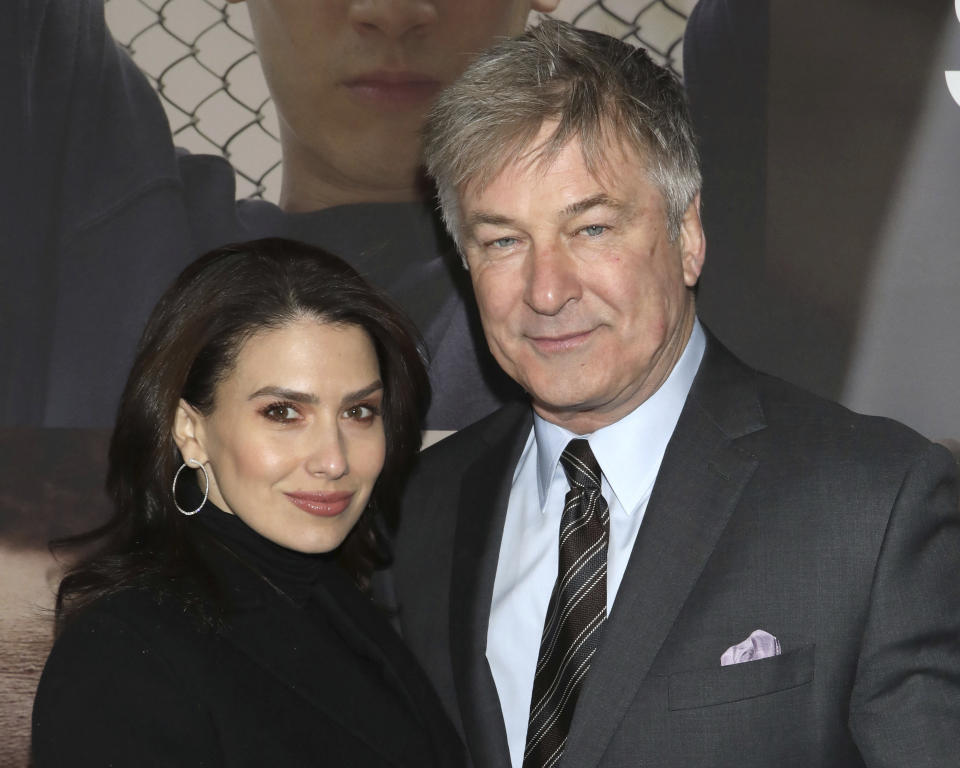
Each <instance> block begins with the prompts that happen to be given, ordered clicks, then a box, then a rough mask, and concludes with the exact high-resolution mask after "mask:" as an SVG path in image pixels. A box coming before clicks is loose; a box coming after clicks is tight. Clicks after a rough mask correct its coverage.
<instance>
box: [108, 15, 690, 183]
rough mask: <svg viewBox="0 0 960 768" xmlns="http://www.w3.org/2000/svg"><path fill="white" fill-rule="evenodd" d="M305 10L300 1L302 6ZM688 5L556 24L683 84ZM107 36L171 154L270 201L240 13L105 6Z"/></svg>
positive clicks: (263, 92)
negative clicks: (226, 173)
mask: <svg viewBox="0 0 960 768" xmlns="http://www.w3.org/2000/svg"><path fill="white" fill-rule="evenodd" d="M304 1H306V0H304ZM695 3H696V0H672V1H671V2H667V0H592V1H591V0H562V2H561V3H560V5H559V7H558V8H557V11H556V12H555V13H554V14H552V15H553V16H555V17H556V18H560V19H564V20H565V21H570V22H572V23H573V24H575V25H576V26H578V27H583V28H586V29H594V30H598V31H600V32H605V33H606V34H608V35H613V36H615V37H619V38H620V39H622V40H627V41H629V42H631V43H633V44H634V45H642V46H644V47H646V48H647V49H648V50H649V51H650V53H651V54H652V55H653V56H654V58H655V59H657V60H658V61H660V62H661V63H663V64H665V65H667V66H669V67H671V68H672V69H673V70H674V71H676V72H677V73H678V74H682V44H683V30H684V28H685V26H686V22H687V16H688V15H689V13H690V10H691V9H692V8H693V6H694V4H695ZM106 12H107V22H108V23H109V25H110V29H111V31H112V32H113V35H114V36H115V37H116V38H117V40H119V41H120V42H121V43H122V44H123V45H125V46H126V47H127V49H128V50H129V51H130V52H131V54H132V55H133V58H134V60H135V61H136V62H137V64H138V65H139V66H140V68H141V69H142V70H143V71H144V72H146V74H147V75H148V76H149V77H150V79H151V81H152V82H153V84H154V86H155V87H156V89H157V91H158V92H159V93H160V95H161V97H162V101H163V105H164V108H165V109H166V112H167V117H168V119H169V120H170V127H171V130H172V131H173V134H174V137H175V141H176V143H177V145H178V146H181V147H184V148H186V149H188V150H190V151H191V152H196V153H206V154H210V153H218V154H222V155H224V156H225V157H226V158H227V159H228V160H230V162H231V163H232V164H233V167H234V168H235V169H236V171H237V196H238V197H249V196H251V195H254V196H262V197H264V198H266V199H268V200H273V201H276V200H277V198H278V196H279V191H280V145H279V142H278V139H277V136H278V129H277V116H276V112H275V111H274V108H273V103H272V101H271V100H270V94H269V93H268V91H267V86H266V83H265V82H264V79H263V74H262V72H261V71H260V64H259V61H258V60H257V54H256V51H255V50H254V47H253V32H252V30H251V28H250V19H249V16H248V14H247V8H246V5H245V4H244V3H227V2H225V0H106Z"/></svg>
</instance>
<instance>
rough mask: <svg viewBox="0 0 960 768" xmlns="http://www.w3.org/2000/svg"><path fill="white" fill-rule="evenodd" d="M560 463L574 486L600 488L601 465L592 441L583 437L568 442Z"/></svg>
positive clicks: (584, 488)
mask: <svg viewBox="0 0 960 768" xmlns="http://www.w3.org/2000/svg"><path fill="white" fill-rule="evenodd" d="M560 464H561V465H562V466H563V471H564V472H565V473H566V475H567V482H568V483H570V485H571V486H572V487H574V488H580V489H582V490H586V491H589V490H600V465H599V464H598V463H597V459H596V457H595V456H594V455H593V451H591V450H590V443H588V442H587V441H586V440H584V439H583V438H576V439H575V440H571V441H570V442H569V443H567V447H566V448H564V449H563V453H562V454H560Z"/></svg>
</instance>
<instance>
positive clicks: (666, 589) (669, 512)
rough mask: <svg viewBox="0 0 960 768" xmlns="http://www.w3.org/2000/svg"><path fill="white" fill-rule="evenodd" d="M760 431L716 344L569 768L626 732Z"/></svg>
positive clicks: (742, 375)
mask: <svg viewBox="0 0 960 768" xmlns="http://www.w3.org/2000/svg"><path fill="white" fill-rule="evenodd" d="M763 426H764V425H763V417H762V412H761V410H760V406H759V403H758V401H757V397H756V392H755V389H754V387H753V385H752V375H751V374H750V373H749V372H748V371H747V369H745V368H744V367H743V366H742V365H741V364H740V363H739V362H738V361H736V360H735V359H734V358H733V357H732V356H731V355H730V354H729V353H727V352H726V351H725V350H724V349H723V348H722V347H721V346H720V345H719V343H718V342H716V340H715V339H712V338H710V339H709V342H708V347H707V352H706V353H705V356H704V360H703V362H702V364H701V367H700V371H699V372H698V375H697V379H696V380H695V382H694V385H693V388H692V389H691V392H690V395H689V396H688V398H687V402H686V404H685V406H684V409H683V412H682V413H681V416H680V420H679V421H678V423H677V427H676V429H675V430H674V434H673V436H672V437H671V439H670V443H669V444H668V446H667V451H666V454H665V455H664V458H663V462H662V464H661V466H660V472H659V474H658V476H657V481H656V484H655V485H654V489H653V494H652V495H651V498H650V502H649V504H648V505H647V511H646V514H645V516H644V520H643V524H642V525H641V527H640V531H639V533H638V535H637V540H636V543H635V545H634V548H633V552H632V554H631V556H630V560H629V562H628V565H627V569H626V571H625V573H624V576H623V581H622V582H621V584H620V588H619V590H618V592H617V598H616V600H615V602H614V606H613V611H612V613H611V615H610V618H609V619H608V621H607V624H606V626H605V628H604V637H603V640H602V642H601V646H600V648H599V649H598V651H597V655H596V658H595V659H594V662H593V664H592V666H591V669H590V674H589V675H588V676H587V680H586V683H585V686H584V689H583V692H582V694H581V697H580V700H579V702H578V703H577V710H576V714H575V717H574V721H573V723H572V724H571V729H570V740H569V742H568V745H567V750H566V754H565V755H564V759H563V764H564V765H571V766H578V767H579V766H592V765H596V764H597V763H598V762H599V760H600V758H601V757H602V755H603V752H604V750H605V749H606V747H607V745H608V743H609V741H610V739H611V737H612V736H613V733H614V732H615V731H616V729H617V728H619V727H620V724H621V722H622V720H623V718H624V716H625V714H626V711H627V709H628V707H629V706H630V704H631V702H632V701H633V699H634V698H635V696H636V694H637V691H638V690H639V688H640V686H641V685H642V683H643V681H644V679H645V678H646V676H647V674H648V672H649V670H650V666H651V664H652V663H653V660H654V658H655V657H656V655H657V653H658V651H659V650H660V647H661V646H662V644H663V642H664V640H665V638H666V636H667V634H668V633H669V631H670V628H671V627H672V626H673V623H674V621H675V619H676V617H677V615H678V614H679V612H680V609H681V608H682V606H683V604H684V602H685V601H686V598H687V595H688V594H689V592H690V590H691V589H692V588H693V586H694V584H695V583H696V581H697V579H698V578H699V576H700V573H701V572H702V571H703V568H704V565H705V564H706V562H707V560H708V558H709V557H710V555H711V553H712V552H713V549H714V547H715V545H716V542H717V540H718V538H719V537H720V534H721V533H722V532H723V529H724V527H725V526H726V523H727V520H728V519H729V517H730V514H731V513H732V511H733V509H734V508H735V506H736V504H737V500H738V499H739V497H740V494H741V492H742V490H743V488H744V486H745V485H746V483H747V482H748V480H749V479H750V477H751V476H752V474H753V472H754V471H755V469H756V466H757V460H756V459H755V458H754V457H752V456H750V455H748V454H746V453H744V452H742V451H741V450H740V449H738V448H737V446H736V438H737V437H740V436H742V435H744V434H749V433H750V432H753V431H756V430H757V429H761V428H763Z"/></svg>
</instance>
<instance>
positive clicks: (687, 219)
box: [680, 192, 707, 288]
mask: <svg viewBox="0 0 960 768" xmlns="http://www.w3.org/2000/svg"><path fill="white" fill-rule="evenodd" d="M706 253H707V238H706V237H705V236H704V234H703V223H702V222H701V221H700V193H699V192H697V195H696V197H694V198H693V200H692V201H691V202H690V205H688V206H687V210H686V212H685V213H684V214H683V219H682V220H681V221H680V258H681V260H682V262H683V282H684V283H685V284H686V286H687V287H688V288H693V286H695V285H696V284H697V280H699V279H700V272H701V271H702V270H703V260H704V257H705V256H706Z"/></svg>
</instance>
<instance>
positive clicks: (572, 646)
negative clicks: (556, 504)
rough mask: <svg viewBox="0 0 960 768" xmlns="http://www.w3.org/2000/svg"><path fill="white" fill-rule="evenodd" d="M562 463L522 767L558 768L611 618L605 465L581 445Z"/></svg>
mask: <svg viewBox="0 0 960 768" xmlns="http://www.w3.org/2000/svg"><path fill="white" fill-rule="evenodd" d="M560 463H561V464H562V465H563V470H564V472H565V473H566V475H567V481H568V482H569V483H570V490H569V491H568V492H567V495H566V498H565V499H564V506H563V515H562V517H561V519H560V559H559V567H558V569H557V582H556V584H554V586H553V593H552V594H551V595H550V604H549V606H548V607H547V617H546V620H545V621H544V625H543V636H542V637H541V639H540V653H539V656H538V657H537V671H536V674H535V675H534V678H533V696H532V698H531V700H530V720H529V722H528V724H527V742H526V748H525V750H524V755H523V768H550V766H555V765H556V764H557V763H559V762H560V758H561V757H562V756H563V750H564V747H565V746H566V743H567V732H568V730H569V729H570V721H571V720H573V712H574V709H575V708H576V706H577V699H578V698H579V696H580V690H581V689H582V687H583V680H584V678H585V677H586V675H587V672H588V671H589V669H590V662H591V660H592V659H593V654H594V653H595V652H596V650H597V646H598V645H599V643H600V634H601V632H602V630H603V623H604V621H605V620H606V618H607V542H608V541H609V539H610V513H609V511H608V510H607V502H606V501H605V500H604V498H603V496H602V495H601V493H600V466H599V465H598V464H597V460H596V458H594V456H593V451H591V450H590V444H589V443H588V442H587V441H586V440H583V439H581V438H578V439H575V440H571V441H570V442H569V443H568V444H567V447H566V448H565V449H564V451H563V454H562V455H561V456H560Z"/></svg>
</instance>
